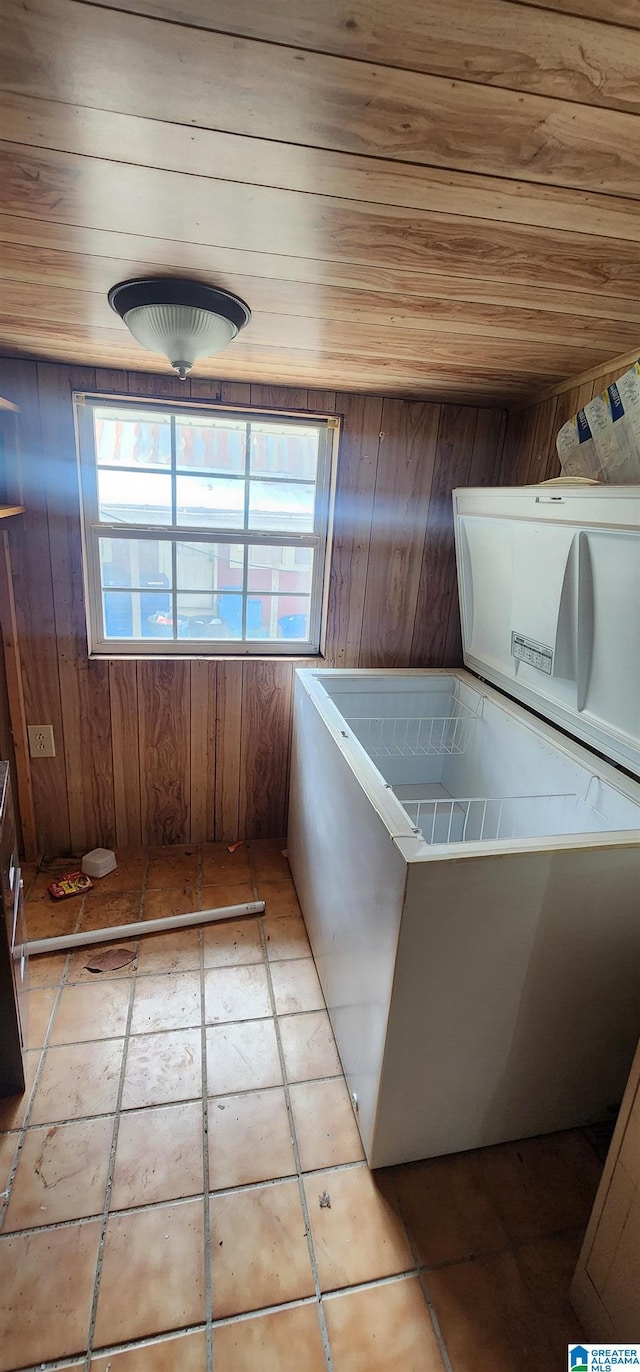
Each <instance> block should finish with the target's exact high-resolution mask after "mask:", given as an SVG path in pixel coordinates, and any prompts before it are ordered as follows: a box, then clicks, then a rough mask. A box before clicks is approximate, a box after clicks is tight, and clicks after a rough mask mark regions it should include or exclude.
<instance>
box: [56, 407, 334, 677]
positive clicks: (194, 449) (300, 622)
mask: <svg viewBox="0 0 640 1372" xmlns="http://www.w3.org/2000/svg"><path fill="white" fill-rule="evenodd" d="M76 400H77V401H78V409H77V418H78V438H79V455H80V463H81V483H82V503H83V525H84V545H85V555H86V582H87V617H88V624H89V638H90V644H91V648H92V650H93V651H94V652H98V653H100V652H102V653H114V652H116V651H117V652H132V651H135V653H136V654H137V653H139V652H141V653H144V652H153V653H156V654H157V653H158V652H161V653H163V654H164V653H165V652H169V653H183V654H187V655H191V654H192V653H194V652H196V653H197V652H204V653H207V654H210V653H224V652H225V650H228V651H230V652H232V653H233V654H234V655H235V654H237V653H238V652H242V653H247V654H251V653H258V654H259V655H260V656H263V655H264V653H265V652H267V653H286V654H288V655H290V654H291V653H301V654H305V655H307V654H309V653H314V652H318V651H319V649H320V634H321V615H322V604H323V592H324V584H323V583H324V578H325V569H326V561H327V544H328V535H329V517H330V503H331V475H332V465H333V455H334V447H335V443H334V440H335V437H336V433H337V424H336V421H335V420H333V418H328V417H327V418H315V417H307V416H305V417H304V419H300V418H295V417H293V416H284V415H265V414H264V413H261V414H257V413H253V412H242V413H239V412H237V413H236V412H224V411H217V410H212V409H211V408H204V407H203V408H199V407H191V406H188V407H184V408H182V407H179V406H171V407H170V406H167V407H166V408H165V407H160V406H157V405H148V406H147V405H145V404H144V403H143V404H139V403H128V402H122V401H116V400H114V401H105V400H103V399H98V398H95V399H94V398H92V397H88V396H82V397H76Z"/></svg>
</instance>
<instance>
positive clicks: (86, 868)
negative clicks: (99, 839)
mask: <svg viewBox="0 0 640 1372" xmlns="http://www.w3.org/2000/svg"><path fill="white" fill-rule="evenodd" d="M117 866H118V860H117V858H116V855H115V853H114V852H113V851H112V850H111V848H92V849H91V852H90V853H85V855H84V857H83V859H82V870H83V872H84V873H85V874H86V875H87V876H88V877H106V876H108V875H109V872H115V869H116V867H117Z"/></svg>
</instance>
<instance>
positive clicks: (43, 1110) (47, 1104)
mask: <svg viewBox="0 0 640 1372" xmlns="http://www.w3.org/2000/svg"><path fill="white" fill-rule="evenodd" d="M123 1046H124V1040H123V1039H110V1040H108V1041H107V1042H106V1043H100V1042H96V1043H79V1044H69V1045H66V1046H65V1047H63V1048H49V1049H48V1051H47V1054H46V1057H45V1060H44V1066H43V1069H42V1075H41V1077H40V1081H39V1083H38V1088H37V1091H36V1094H35V1099H34V1103H33V1111H32V1114H31V1123H32V1124H50V1123H54V1122H55V1121H56V1120H71V1119H78V1118H79V1116H81V1115H100V1114H109V1113H110V1112H111V1111H112V1110H113V1109H115V1104H116V1097H117V1095H118V1083H119V1079H120V1066H121V1063H122V1050H123Z"/></svg>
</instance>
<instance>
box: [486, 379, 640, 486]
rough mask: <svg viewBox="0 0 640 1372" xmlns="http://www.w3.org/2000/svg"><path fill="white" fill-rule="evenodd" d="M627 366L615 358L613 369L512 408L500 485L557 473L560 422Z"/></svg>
mask: <svg viewBox="0 0 640 1372" xmlns="http://www.w3.org/2000/svg"><path fill="white" fill-rule="evenodd" d="M628 365H629V364H628V363H627V364H626V365H623V364H621V363H620V361H618V362H617V364H616V365H615V366H614V368H613V370H611V368H608V369H607V370H606V371H603V372H601V373H600V375H599V376H597V377H595V379H593V380H590V381H582V382H581V381H580V380H579V379H578V378H577V379H576V382H575V384H574V385H572V386H570V387H569V388H568V389H567V390H564V391H561V392H560V394H559V395H552V396H549V397H547V399H545V400H539V401H538V402H537V403H535V404H532V405H528V406H527V407H526V408H524V409H521V410H512V411H511V413H510V414H509V416H508V419H507V428H506V433H505V439H504V445H503V450H502V462H501V466H500V474H499V484H501V485H503V484H504V485H507V486H529V485H531V484H532V483H533V482H536V481H549V480H550V479H551V477H554V476H560V462H559V460H558V454H557V452H556V437H557V434H558V433H559V431H560V429H561V428H562V426H563V424H566V422H567V420H568V419H571V417H572V415H574V414H577V412H578V410H581V409H582V408H583V407H584V406H585V405H588V403H589V401H590V400H593V398H594V396H596V395H599V394H600V391H603V390H604V389H605V387H607V386H610V385H611V383H612V382H613V381H617V379H618V377H619V376H621V375H622V373H623V372H624V371H626V367H627V366H628Z"/></svg>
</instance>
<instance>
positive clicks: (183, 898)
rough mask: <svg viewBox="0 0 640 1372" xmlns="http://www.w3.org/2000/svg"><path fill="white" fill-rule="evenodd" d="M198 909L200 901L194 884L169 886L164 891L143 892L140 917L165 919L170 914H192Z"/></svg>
mask: <svg viewBox="0 0 640 1372" xmlns="http://www.w3.org/2000/svg"><path fill="white" fill-rule="evenodd" d="M199 909H200V903H199V901H198V892H197V888H196V887H195V886H191V885H188V884H187V885H182V886H169V887H168V889H167V890H166V891H146V892H145V896H144V900H143V902H142V918H143V919H144V920H148V919H167V918H168V917H169V916H171V915H192V914H193V913H194V912H195V911H196V910H199ZM185 932H187V931H186V930H185Z"/></svg>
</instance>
